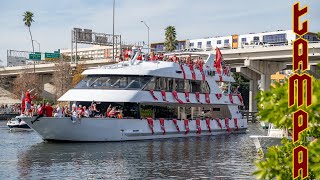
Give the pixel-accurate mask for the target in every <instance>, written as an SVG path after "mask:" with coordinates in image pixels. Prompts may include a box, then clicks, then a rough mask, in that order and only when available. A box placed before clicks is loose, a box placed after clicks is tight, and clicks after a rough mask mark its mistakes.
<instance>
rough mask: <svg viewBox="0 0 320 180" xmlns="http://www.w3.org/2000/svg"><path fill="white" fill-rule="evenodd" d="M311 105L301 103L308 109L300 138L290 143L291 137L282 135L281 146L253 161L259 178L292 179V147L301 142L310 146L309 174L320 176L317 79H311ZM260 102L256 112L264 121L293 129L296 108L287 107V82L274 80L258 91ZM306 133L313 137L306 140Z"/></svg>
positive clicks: (319, 104)
mask: <svg viewBox="0 0 320 180" xmlns="http://www.w3.org/2000/svg"><path fill="white" fill-rule="evenodd" d="M312 83H313V87H312V91H313V96H312V101H313V102H312V103H313V104H312V105H311V106H309V107H306V106H302V108H301V109H302V110H304V111H306V112H308V117H309V118H308V119H309V128H308V129H307V130H306V131H304V132H303V133H302V136H301V138H300V140H299V141H298V142H297V143H295V144H293V143H292V140H286V139H284V140H283V141H282V146H274V147H270V148H269V149H268V151H267V153H266V156H265V158H264V159H262V160H261V161H259V162H257V163H256V166H257V168H258V170H257V171H256V172H254V174H255V175H257V178H259V179H275V178H276V179H292V164H293V162H292V158H293V157H292V151H293V148H294V147H297V146H299V145H304V146H305V147H307V148H308V149H309V177H308V179H319V178H320V166H319V164H320V155H319V150H320V141H319V140H318V138H319V137H320V127H319V119H320V115H319V112H320V103H319V99H318V97H320V91H319V89H320V81H319V80H315V79H313V82H312ZM257 99H258V104H259V113H258V114H259V116H261V119H262V120H263V121H266V122H270V123H272V124H274V125H275V126H276V127H279V128H287V129H288V130H289V131H290V130H291V129H292V114H293V112H295V111H297V110H298V108H297V107H296V106H293V107H291V108H288V82H285V83H284V84H283V85H280V83H276V84H275V87H271V89H270V91H265V92H261V94H260V95H258V97H257ZM307 137H314V138H315V140H313V141H308V140H307Z"/></svg>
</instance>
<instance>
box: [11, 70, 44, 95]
mask: <svg viewBox="0 0 320 180" xmlns="http://www.w3.org/2000/svg"><path fill="white" fill-rule="evenodd" d="M27 89H35V90H34V91H33V92H34V93H37V96H36V97H35V98H36V99H37V100H39V99H41V95H42V90H43V84H42V82H41V79H40V77H39V75H37V74H34V73H27V72H23V73H21V74H20V75H19V76H18V77H17V78H16V79H15V80H14V81H13V94H14V95H15V97H16V98H19V99H20V98H21V92H23V93H24V92H25V91H26V90H27Z"/></svg>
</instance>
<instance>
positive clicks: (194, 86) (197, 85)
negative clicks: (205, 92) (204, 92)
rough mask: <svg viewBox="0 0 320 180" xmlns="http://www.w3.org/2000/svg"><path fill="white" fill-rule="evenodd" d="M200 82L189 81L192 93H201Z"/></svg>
mask: <svg viewBox="0 0 320 180" xmlns="http://www.w3.org/2000/svg"><path fill="white" fill-rule="evenodd" d="M200 85H201V82H200V81H191V88H192V92H201V88H200Z"/></svg>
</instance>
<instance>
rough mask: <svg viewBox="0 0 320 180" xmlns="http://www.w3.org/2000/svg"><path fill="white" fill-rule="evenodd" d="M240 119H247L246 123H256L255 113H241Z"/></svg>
mask: <svg viewBox="0 0 320 180" xmlns="http://www.w3.org/2000/svg"><path fill="white" fill-rule="evenodd" d="M241 114H242V117H243V118H245V119H247V121H248V122H249V121H251V122H253V123H255V122H256V121H257V116H256V114H257V111H253V112H249V111H241Z"/></svg>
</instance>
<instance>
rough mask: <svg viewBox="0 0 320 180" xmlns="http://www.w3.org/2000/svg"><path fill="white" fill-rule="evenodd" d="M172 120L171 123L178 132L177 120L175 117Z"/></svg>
mask: <svg viewBox="0 0 320 180" xmlns="http://www.w3.org/2000/svg"><path fill="white" fill-rule="evenodd" d="M172 122H173V124H174V125H175V126H176V129H177V131H178V132H180V129H179V126H178V122H177V120H176V119H173V120H172Z"/></svg>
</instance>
